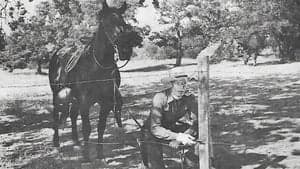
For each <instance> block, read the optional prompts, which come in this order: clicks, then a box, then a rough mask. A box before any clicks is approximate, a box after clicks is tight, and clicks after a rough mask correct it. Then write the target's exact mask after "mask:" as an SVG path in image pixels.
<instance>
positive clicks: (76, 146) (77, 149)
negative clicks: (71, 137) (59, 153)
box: [73, 145, 81, 151]
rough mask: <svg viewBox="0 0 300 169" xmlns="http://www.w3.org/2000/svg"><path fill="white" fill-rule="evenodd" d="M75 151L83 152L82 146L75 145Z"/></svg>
mask: <svg viewBox="0 0 300 169" xmlns="http://www.w3.org/2000/svg"><path fill="white" fill-rule="evenodd" d="M73 150H74V151H80V150H81V147H80V145H74V146H73Z"/></svg>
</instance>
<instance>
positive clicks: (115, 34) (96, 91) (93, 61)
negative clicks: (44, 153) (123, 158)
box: [49, 1, 142, 161]
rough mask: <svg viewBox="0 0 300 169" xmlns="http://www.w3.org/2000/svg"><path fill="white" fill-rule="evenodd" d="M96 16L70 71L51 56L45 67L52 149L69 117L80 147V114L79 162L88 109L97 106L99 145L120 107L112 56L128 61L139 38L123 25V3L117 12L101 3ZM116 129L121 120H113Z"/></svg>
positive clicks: (86, 146)
mask: <svg viewBox="0 0 300 169" xmlns="http://www.w3.org/2000/svg"><path fill="white" fill-rule="evenodd" d="M102 6H103V8H102V10H101V11H100V13H99V28H98V30H97V32H96V34H95V37H94V38H93V40H92V41H91V42H90V43H89V44H88V45H87V46H86V47H85V50H84V52H83V54H81V55H80V57H79V59H78V61H77V62H76V64H75V65H74V67H73V68H72V69H71V70H70V71H67V72H66V71H65V70H66V65H67V64H66V63H68V62H69V59H66V58H67V57H66V56H62V57H61V56H59V54H58V53H59V52H56V54H54V55H53V57H52V58H51V60H50V65H49V80H50V86H51V89H52V92H53V105H54V109H53V118H54V138H53V143H54V146H57V147H58V146H59V136H58V128H59V127H60V126H61V124H63V122H64V121H65V120H66V118H67V117H69V116H70V118H71V123H72V139H73V141H74V144H77V145H80V143H79V141H78V134H77V124H76V121H77V116H78V115H79V114H80V116H81V120H82V133H83V140H84V143H83V159H84V161H90V158H89V136H90V133H91V124H90V119H89V109H90V107H91V106H92V105H93V104H95V103H99V104H100V106H101V110H100V114H99V121H98V143H102V142H103V133H104V130H105V128H106V118H107V116H108V114H109V112H110V111H112V110H113V111H115V115H119V112H120V111H121V106H122V99H121V94H120V92H119V89H118V87H119V86H120V72H119V70H118V67H117V65H116V60H115V57H116V54H117V55H119V59H120V60H129V59H130V57H131V55H132V48H133V47H135V46H140V45H141V42H142V38H141V37H140V36H139V34H138V33H137V32H135V31H133V28H132V27H131V26H130V25H128V24H126V23H125V21H124V19H123V17H122V14H123V13H124V12H125V10H126V8H127V7H126V3H124V5H123V6H122V7H121V8H120V9H116V8H109V7H108V6H107V4H106V2H105V1H104V3H103V4H102ZM117 119H118V125H119V126H121V119H120V117H117ZM97 152H98V154H97V155H98V158H99V159H103V158H104V155H103V145H101V144H98V145H97Z"/></svg>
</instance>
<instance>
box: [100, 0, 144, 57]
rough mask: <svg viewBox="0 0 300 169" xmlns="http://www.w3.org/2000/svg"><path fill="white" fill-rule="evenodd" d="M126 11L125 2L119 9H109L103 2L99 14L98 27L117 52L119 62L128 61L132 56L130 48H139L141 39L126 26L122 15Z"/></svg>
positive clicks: (130, 27)
mask: <svg viewBox="0 0 300 169" xmlns="http://www.w3.org/2000/svg"><path fill="white" fill-rule="evenodd" d="M126 9H127V5H126V2H125V3H124V4H123V6H122V7H121V8H119V9H117V8H110V7H108V5H107V4H106V2H105V1H104V2H103V4H102V10H101V12H100V13H99V18H100V27H102V28H103V30H104V32H105V35H106V37H107V39H108V43H110V44H111V45H112V46H113V47H114V48H116V49H115V52H118V54H119V59H120V60H129V59H130V57H131V55H132V48H133V47H135V46H141V42H142V37H141V36H139V34H138V33H137V32H136V31H134V30H133V27H132V26H130V25H129V24H126V22H125V20H124V18H123V16H122V14H124V12H125V11H126Z"/></svg>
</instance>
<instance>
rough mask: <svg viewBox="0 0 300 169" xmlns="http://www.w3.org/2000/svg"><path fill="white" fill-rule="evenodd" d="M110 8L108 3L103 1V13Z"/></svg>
mask: <svg viewBox="0 0 300 169" xmlns="http://www.w3.org/2000/svg"><path fill="white" fill-rule="evenodd" d="M108 8H109V7H108V5H107V3H106V0H103V2H102V11H106V10H107V9H108Z"/></svg>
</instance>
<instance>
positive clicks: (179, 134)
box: [141, 75, 198, 169]
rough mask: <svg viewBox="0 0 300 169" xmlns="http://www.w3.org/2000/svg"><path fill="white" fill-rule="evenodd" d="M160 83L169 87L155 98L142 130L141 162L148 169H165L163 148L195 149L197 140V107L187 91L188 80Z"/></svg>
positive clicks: (183, 77)
mask: <svg viewBox="0 0 300 169" xmlns="http://www.w3.org/2000/svg"><path fill="white" fill-rule="evenodd" d="M162 82H164V83H168V84H170V85H171V86H170V87H169V88H167V89H166V90H164V91H162V92H159V93H157V94H156V95H155V96H154V98H153V102H152V108H151V112H150V115H149V117H148V119H147V120H146V121H145V123H144V126H143V129H142V132H143V138H142V142H141V149H142V158H143V162H144V165H145V166H146V167H148V169H165V166H164V163H163V151H162V144H169V146H171V147H173V148H178V147H179V145H194V144H195V137H196V136H197V112H198V110H197V103H196V99H195V97H194V96H193V95H192V94H191V93H189V92H188V90H187V88H186V83H187V76H186V75H181V76H175V77H170V78H165V79H162Z"/></svg>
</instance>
